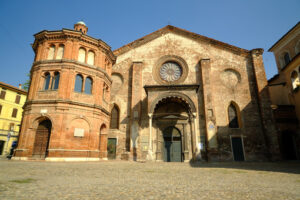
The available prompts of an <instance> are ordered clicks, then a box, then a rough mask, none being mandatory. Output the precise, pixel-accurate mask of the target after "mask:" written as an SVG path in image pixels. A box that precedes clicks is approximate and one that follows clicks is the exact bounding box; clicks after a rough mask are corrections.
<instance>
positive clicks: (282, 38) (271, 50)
mask: <svg viewBox="0 0 300 200" xmlns="http://www.w3.org/2000/svg"><path fill="white" fill-rule="evenodd" d="M298 28H299V29H300V21H299V22H298V23H297V24H296V25H295V26H293V28H291V29H290V30H289V31H288V32H287V33H286V34H284V35H283V36H282V37H281V38H280V39H279V40H278V41H277V42H276V43H275V44H273V46H272V47H271V48H270V49H269V50H268V51H269V52H273V51H274V50H275V49H276V48H277V47H278V46H280V44H281V43H282V42H283V41H284V40H285V39H286V38H287V37H289V36H290V35H292V34H293V33H294V32H295V31H297V29H298Z"/></svg>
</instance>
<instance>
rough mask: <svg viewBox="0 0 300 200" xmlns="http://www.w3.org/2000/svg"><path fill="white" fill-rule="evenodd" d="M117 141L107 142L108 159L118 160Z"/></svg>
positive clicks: (111, 139)
mask: <svg viewBox="0 0 300 200" xmlns="http://www.w3.org/2000/svg"><path fill="white" fill-rule="evenodd" d="M116 150H117V139H116V138H108V140H107V158H108V159H116Z"/></svg>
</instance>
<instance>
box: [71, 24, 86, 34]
mask: <svg viewBox="0 0 300 200" xmlns="http://www.w3.org/2000/svg"><path fill="white" fill-rule="evenodd" d="M74 29H75V30H76V31H80V32H82V33H83V34H86V33H87V31H88V27H87V26H86V24H85V23H84V22H83V21H79V22H77V23H76V24H74Z"/></svg>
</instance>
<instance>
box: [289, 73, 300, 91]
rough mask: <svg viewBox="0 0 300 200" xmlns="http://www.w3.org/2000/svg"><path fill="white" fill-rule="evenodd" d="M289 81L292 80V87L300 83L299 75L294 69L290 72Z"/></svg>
mask: <svg viewBox="0 0 300 200" xmlns="http://www.w3.org/2000/svg"><path fill="white" fill-rule="evenodd" d="M291 81H292V86H293V89H296V88H297V87H298V86H299V85H300V81H299V75H298V73H297V72H296V71H293V72H292V74H291Z"/></svg>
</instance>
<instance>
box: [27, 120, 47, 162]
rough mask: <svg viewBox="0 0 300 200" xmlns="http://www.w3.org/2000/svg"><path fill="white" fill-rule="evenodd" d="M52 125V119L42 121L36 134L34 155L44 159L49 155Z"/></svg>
mask: <svg viewBox="0 0 300 200" xmlns="http://www.w3.org/2000/svg"><path fill="white" fill-rule="evenodd" d="M51 127H52V124H51V122H50V120H44V121H42V122H40V124H39V126H38V128H37V130H36V134H35V140H34V147H33V154H32V157H34V158H41V159H43V158H45V157H46V156H47V154H48V146H49V139H50V134H51Z"/></svg>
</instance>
